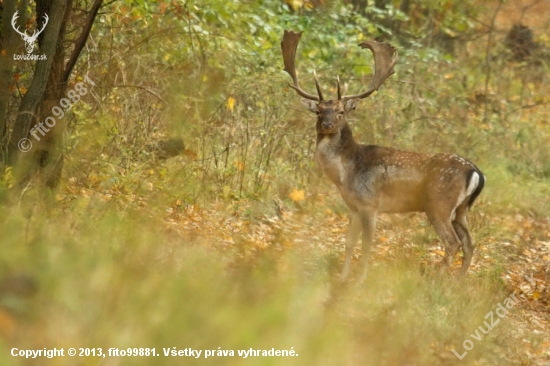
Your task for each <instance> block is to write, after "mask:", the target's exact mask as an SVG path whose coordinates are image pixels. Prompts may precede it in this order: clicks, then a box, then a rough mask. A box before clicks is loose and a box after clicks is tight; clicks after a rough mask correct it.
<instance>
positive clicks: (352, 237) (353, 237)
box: [340, 212, 361, 282]
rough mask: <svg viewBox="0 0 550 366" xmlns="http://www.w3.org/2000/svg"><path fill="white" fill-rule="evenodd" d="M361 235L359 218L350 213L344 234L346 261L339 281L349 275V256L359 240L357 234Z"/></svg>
mask: <svg viewBox="0 0 550 366" xmlns="http://www.w3.org/2000/svg"><path fill="white" fill-rule="evenodd" d="M360 233H361V218H360V217H359V215H358V214H357V212H351V213H350V217H349V227H348V232H347V234H346V259H345V260H344V268H343V269H342V274H341V275H340V281H342V282H343V281H345V280H346V279H347V278H348V275H349V268H350V264H351V255H352V254H353V248H354V247H355V243H357V239H359V234H360Z"/></svg>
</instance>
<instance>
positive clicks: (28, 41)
mask: <svg viewBox="0 0 550 366" xmlns="http://www.w3.org/2000/svg"><path fill="white" fill-rule="evenodd" d="M17 13H18V12H17V11H16V12H15V14H13V17H12V18H11V26H12V27H13V29H14V30H15V31H16V32H17V33H19V34H20V35H21V37H22V38H23V41H25V49H26V50H27V53H32V51H33V49H34V43H35V42H36V39H37V38H38V35H40V33H42V31H44V28H46V24H48V20H49V18H48V15H47V14H44V23H42V29H40V30H39V31H37V30H35V31H34V32H33V34H32V35H31V36H29V35H28V34H27V31H25V32H21V31H20V30H19V27H18V26H16V24H15V23H16V21H17V18H19V15H18V14H17Z"/></svg>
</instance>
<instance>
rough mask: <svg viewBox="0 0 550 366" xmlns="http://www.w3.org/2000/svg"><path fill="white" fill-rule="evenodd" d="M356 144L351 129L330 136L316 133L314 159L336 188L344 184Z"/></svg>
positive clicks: (344, 128)
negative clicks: (315, 158)
mask: <svg viewBox="0 0 550 366" xmlns="http://www.w3.org/2000/svg"><path fill="white" fill-rule="evenodd" d="M356 149H357V143H356V142H355V140H354V139H353V134H352V132H351V128H350V127H349V125H348V124H347V123H346V124H345V125H344V127H343V128H342V129H341V130H340V131H338V132H336V133H334V134H330V135H326V134H322V133H320V132H317V146H316V151H315V154H316V157H317V161H318V162H319V165H320V167H321V168H322V169H323V170H324V172H325V173H326V174H327V176H328V177H329V179H330V180H332V181H333V182H334V183H335V184H336V185H337V186H340V185H342V184H343V183H344V180H345V177H346V172H347V171H348V170H349V168H350V165H351V164H353V155H354V154H355V151H356Z"/></svg>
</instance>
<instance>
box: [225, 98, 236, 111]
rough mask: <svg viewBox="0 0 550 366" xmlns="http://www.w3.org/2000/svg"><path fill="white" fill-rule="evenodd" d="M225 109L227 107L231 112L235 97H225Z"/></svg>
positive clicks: (233, 107)
mask: <svg viewBox="0 0 550 366" xmlns="http://www.w3.org/2000/svg"><path fill="white" fill-rule="evenodd" d="M226 105H227V109H229V110H230V111H231V112H233V109H235V98H233V97H229V98H227V103H226Z"/></svg>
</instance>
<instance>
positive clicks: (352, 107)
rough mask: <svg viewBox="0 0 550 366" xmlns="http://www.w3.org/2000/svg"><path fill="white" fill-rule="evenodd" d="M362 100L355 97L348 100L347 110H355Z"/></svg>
mask: <svg viewBox="0 0 550 366" xmlns="http://www.w3.org/2000/svg"><path fill="white" fill-rule="evenodd" d="M360 101H361V99H359V98H353V99H350V100H348V101H346V105H345V106H344V109H345V111H346V112H349V111H354V110H355V108H356V107H357V105H358V104H359V102H360Z"/></svg>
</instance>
